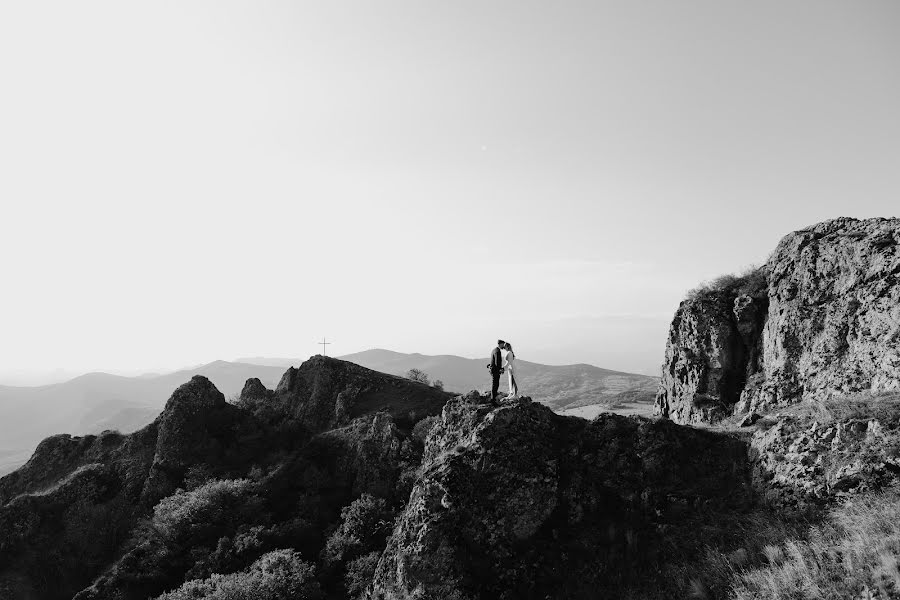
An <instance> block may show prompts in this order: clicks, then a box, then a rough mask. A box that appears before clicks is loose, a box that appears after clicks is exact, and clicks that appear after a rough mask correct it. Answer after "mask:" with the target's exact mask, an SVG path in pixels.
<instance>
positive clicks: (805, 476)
mask: <svg viewBox="0 0 900 600" xmlns="http://www.w3.org/2000/svg"><path fill="white" fill-rule="evenodd" d="M750 462H751V465H752V472H753V484H754V487H755V489H756V490H757V492H758V494H759V496H760V497H761V498H763V499H764V500H765V501H766V503H768V504H770V505H772V506H775V507H779V508H789V509H792V510H805V509H808V508H812V507H816V506H821V505H824V504H826V503H828V502H831V501H833V500H838V499H841V498H843V497H846V496H848V495H851V494H857V493H861V492H867V491H872V490H877V489H880V488H882V487H884V486H885V485H887V484H889V483H891V482H893V481H896V480H897V479H898V478H900V419H898V418H897V414H896V413H895V414H894V415H893V416H892V417H891V419H890V421H889V422H887V423H882V422H881V421H879V420H878V419H875V418H868V417H867V418H846V419H843V420H838V421H834V422H830V423H821V422H818V421H816V420H809V419H802V418H797V417H793V416H783V417H781V418H779V420H778V421H777V422H776V423H774V424H773V425H772V426H771V427H768V428H763V429H760V430H758V431H757V432H755V433H754V435H753V437H752V439H751V442H750Z"/></svg>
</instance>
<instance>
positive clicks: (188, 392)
mask: <svg viewBox="0 0 900 600" xmlns="http://www.w3.org/2000/svg"><path fill="white" fill-rule="evenodd" d="M155 424H156V427H157V431H158V433H157V437H156V448H155V454H154V457H153V464H152V466H151V467H150V473H149V475H148V476H147V482H146V485H145V486H144V496H145V498H146V501H147V502H148V503H150V504H151V505H152V504H153V503H154V502H155V501H157V500H159V499H160V498H162V497H164V496H166V495H168V494H170V493H171V492H172V491H173V490H174V489H175V488H176V487H178V486H179V485H181V483H182V482H183V479H184V475H185V473H186V472H187V469H188V468H189V467H191V466H200V465H204V464H207V465H221V464H224V463H226V462H227V461H226V460H225V455H226V454H227V453H228V451H229V446H230V445H232V444H233V443H235V440H236V437H237V434H238V432H239V430H240V428H241V427H242V426H247V425H248V423H247V418H246V416H245V415H243V414H241V411H240V410H239V409H237V408H235V407H234V406H231V405H230V404H228V403H227V402H225V396H224V395H222V392H220V391H219V390H218V389H216V386H215V385H213V384H212V382H211V381H210V380H209V379H207V378H206V377H203V376H201V375H195V376H194V377H192V378H191V380H190V381H189V382H187V383H185V384H184V385H182V386H181V387H179V388H178V389H176V390H175V392H174V393H173V394H172V396H171V397H170V398H169V400H168V401H167V402H166V407H165V409H164V410H163V411H162V413H161V414H160V415H159V417H158V418H157V420H156V423H155Z"/></svg>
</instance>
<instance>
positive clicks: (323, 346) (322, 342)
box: [319, 338, 331, 356]
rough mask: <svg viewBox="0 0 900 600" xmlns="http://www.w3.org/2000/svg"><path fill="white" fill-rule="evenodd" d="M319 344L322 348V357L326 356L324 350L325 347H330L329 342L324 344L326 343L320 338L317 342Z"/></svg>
mask: <svg viewBox="0 0 900 600" xmlns="http://www.w3.org/2000/svg"><path fill="white" fill-rule="evenodd" d="M319 344H321V346H322V356H328V353H327V352H325V350H326V348H325V346H328V345H330V344H331V342H326V341H325V338H322V341H321V342H319Z"/></svg>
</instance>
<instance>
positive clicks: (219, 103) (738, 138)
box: [0, 0, 900, 372]
mask: <svg viewBox="0 0 900 600" xmlns="http://www.w3.org/2000/svg"><path fill="white" fill-rule="evenodd" d="M898 31H900V3H898V2H896V1H894V0H885V1H883V2H875V1H853V2H848V1H845V0H841V1H825V0H809V1H785V0H779V1H777V2H776V1H758V2H728V1H723V0H710V1H703V2H700V1H680V2H672V1H671V0H659V1H656V2H635V1H632V0H627V1H625V0H623V1H622V2H601V1H599V0H593V1H590V2H528V1H522V0H514V1H513V0H511V1H502V2H491V1H485V0H478V1H477V2H475V1H472V2H469V1H457V2H429V1H423V0H416V1H410V2H389V1H379V2H368V1H367V2H354V3H349V2H337V1H335V2H321V1H317V2H261V1H258V0H253V1H247V2H229V1H223V0H214V1H209V2H193V1H187V0H177V1H173V2H166V1H160V0H153V1H152V2H149V1H148V2H122V1H121V0H115V1H110V2H90V1H84V2H70V1H60V2H39V1H34V0H29V1H27V2H25V1H22V2H3V3H2V4H0V82H2V84H0V85H2V93H0V202H2V213H0V227H2V230H0V276H2V287H0V365H2V366H0V372H8V371H16V370H29V369H30V370H43V369H53V368H64V369H69V370H74V371H78V370H88V369H104V370H133V369H136V370H141V369H155V368H164V367H176V366H181V365H185V364H196V363H200V362H206V361H209V360H213V359H217V358H224V359H230V358H234V357H237V356H247V355H267V356H308V355H310V354H313V353H315V352H317V346H316V345H315V342H316V340H317V339H318V338H321V336H323V335H327V336H329V337H330V338H333V339H334V345H332V346H330V348H329V351H330V352H332V353H336V354H343V353H349V352H354V351H357V350H361V349H365V348H370V347H386V348H391V349H395V350H400V351H419V352H423V353H429V354H435V353H455V354H463V355H469V356H479V355H486V354H487V353H488V351H489V350H490V348H491V344H492V342H493V340H495V339H496V338H497V337H498V336H501V337H505V338H506V339H510V340H513V341H514V342H515V343H516V346H517V351H518V352H517V354H518V355H519V356H520V357H521V358H526V359H529V360H536V361H545V362H592V363H595V364H599V365H601V366H607V367H613V368H622V369H629V370H643V371H648V370H652V369H654V368H655V367H656V366H657V365H658V364H659V363H660V362H661V360H662V347H663V345H664V343H665V331H666V327H667V323H668V320H669V319H670V317H671V314H672V312H673V311H674V309H675V308H676V307H677V305H678V302H679V300H680V299H681V297H682V295H683V293H684V292H685V290H687V289H688V288H691V287H694V286H695V285H696V284H697V283H698V282H700V281H701V280H704V279H709V278H712V277H714V276H716V275H718V274H720V273H723V272H731V271H736V270H740V269H742V268H743V267H745V266H747V265H749V264H751V263H758V262H762V261H763V260H765V257H766V255H767V254H768V253H769V252H770V251H771V250H772V249H773V248H774V246H775V244H776V243H777V242H778V239H779V238H780V237H781V236H782V235H784V234H785V233H787V232H789V231H791V230H794V229H798V228H801V227H804V226H806V225H809V224H811V223H814V222H817V221H820V220H823V219H826V218H831V217H836V216H859V217H866V216H892V215H897V214H898V213H900V210H898V207H900V194H898V192H900V110H898V107H900V35H898ZM632 327H633V328H634V329H633V331H634V333H633V334H631V333H629V332H631V331H632Z"/></svg>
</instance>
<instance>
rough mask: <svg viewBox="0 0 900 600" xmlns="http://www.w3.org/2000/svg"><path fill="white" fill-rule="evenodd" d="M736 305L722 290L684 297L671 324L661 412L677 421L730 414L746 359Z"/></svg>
mask: <svg viewBox="0 0 900 600" xmlns="http://www.w3.org/2000/svg"><path fill="white" fill-rule="evenodd" d="M734 306H735V299H734V298H733V297H731V296H730V295H728V294H719V293H711V294H704V295H701V296H698V297H697V298H694V299H691V300H686V301H685V302H682V304H681V306H680V307H679V308H678V311H677V312H676V313H675V318H674V320H673V321H672V326H671V328H670V329H669V339H668V342H667V343H666V355H665V363H664V365H663V372H662V379H661V380H660V391H659V393H658V395H657V398H656V409H657V413H658V414H660V415H662V416H664V417H668V418H670V419H672V420H673V421H676V422H678V423H698V422H710V421H717V420H719V419H721V418H723V417H725V416H727V415H728V414H730V413H731V407H732V406H733V405H734V404H735V402H736V401H737V399H738V396H739V395H740V391H741V386H742V384H743V376H744V371H745V365H746V360H747V356H746V352H745V347H744V345H743V344H741V343H740V337H741V334H740V332H739V329H738V326H737V324H736V322H735V316H734ZM744 310H745V309H744ZM742 314H743V313H742ZM745 330H746V328H745ZM748 333H749V332H748Z"/></svg>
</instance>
